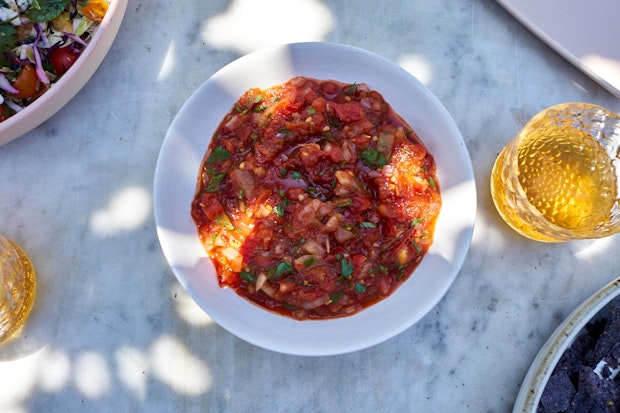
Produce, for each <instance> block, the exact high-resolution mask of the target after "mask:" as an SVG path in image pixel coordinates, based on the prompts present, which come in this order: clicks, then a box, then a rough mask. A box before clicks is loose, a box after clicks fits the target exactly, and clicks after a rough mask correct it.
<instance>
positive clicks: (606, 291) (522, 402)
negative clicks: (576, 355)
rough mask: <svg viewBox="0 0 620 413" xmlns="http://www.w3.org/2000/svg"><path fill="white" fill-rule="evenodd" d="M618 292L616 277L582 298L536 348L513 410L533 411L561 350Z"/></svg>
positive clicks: (570, 343) (514, 412) (520, 412)
mask: <svg viewBox="0 0 620 413" xmlns="http://www.w3.org/2000/svg"><path fill="white" fill-rule="evenodd" d="M619 295H620V278H618V279H616V280H615V281H613V282H611V283H609V284H607V285H606V286H605V287H603V288H602V289H601V290H599V291H598V292H597V293H595V294H594V295H592V296H591V297H590V298H588V299H587V300H586V301H584V302H583V303H582V304H581V305H580V306H579V307H577V308H576V309H575V311H573V312H572V313H571V315H569V316H568V318H567V319H566V320H564V322H563V323H562V324H560V326H559V327H558V328H557V329H556V330H555V331H554V332H553V334H552V335H551V337H549V339H548V340H547V342H546V343H545V344H544V345H543V347H542V348H541V349H540V351H539V352H538V355H536V358H535V359H534V362H533V363H532V366H531V367H530V369H529V370H528V372H527V374H526V376H525V379H524V380H523V384H522V385H521V389H520V390H519V394H518V395H517V398H516V400H515V404H514V408H513V410H512V411H513V413H535V412H536V409H537V408H538V402H539V401H540V397H541V396H542V393H543V391H544V390H545V386H546V385H547V380H549V377H550V376H551V373H553V369H554V368H555V365H556V364H557V363H558V361H559V360H560V357H562V354H564V351H566V349H567V348H569V347H570V346H571V345H572V344H573V342H574V341H575V339H576V338H577V336H578V335H579V333H580V332H581V330H582V329H583V328H584V327H585V325H586V324H588V322H590V320H591V319H592V318H593V317H595V316H596V315H597V314H598V313H599V312H600V311H601V310H602V309H603V308H605V306H606V305H607V304H608V303H609V302H610V301H611V300H613V299H614V298H616V297H618V296H619Z"/></svg>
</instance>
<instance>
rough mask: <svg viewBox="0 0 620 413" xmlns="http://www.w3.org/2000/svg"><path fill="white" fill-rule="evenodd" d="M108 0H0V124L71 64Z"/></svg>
mask: <svg viewBox="0 0 620 413" xmlns="http://www.w3.org/2000/svg"><path fill="white" fill-rule="evenodd" d="M108 3H109V0H0V50H1V51H2V53H1V54H0V122H2V121H4V120H6V119H8V118H9V117H10V116H12V115H14V114H15V113H17V112H19V111H21V110H22V109H24V108H25V107H26V106H28V105H29V104H30V103H32V102H33V101H35V100H36V99H37V98H38V97H39V96H41V95H42V94H43V93H45V92H46V91H47V90H48V89H49V88H50V87H52V85H53V84H54V83H55V82H56V81H57V80H58V79H59V78H60V77H61V76H62V75H63V74H64V73H65V72H66V71H67V70H69V68H70V67H71V66H72V65H73V64H74V63H75V61H76V60H77V59H78V58H79V56H80V55H81V54H82V52H83V51H84V49H85V48H86V46H87V45H88V43H89V41H90V39H91V37H92V35H93V34H94V32H95V31H96V30H97V27H98V26H99V23H101V21H102V20H103V17H104V16H105V13H106V11H107V9H108Z"/></svg>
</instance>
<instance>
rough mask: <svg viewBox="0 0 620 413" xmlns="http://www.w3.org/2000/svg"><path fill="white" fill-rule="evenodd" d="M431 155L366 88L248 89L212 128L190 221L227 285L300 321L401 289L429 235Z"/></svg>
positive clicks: (437, 200)
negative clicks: (216, 126)
mask: <svg viewBox="0 0 620 413" xmlns="http://www.w3.org/2000/svg"><path fill="white" fill-rule="evenodd" d="M440 208H441V197H440V192H439V182H438V181H437V177H436V168H435V162H434V159H433V157H432V155H431V154H430V153H428V151H427V150H426V148H425V146H424V145H423V143H422V141H421V140H420V139H419V137H418V136H417V135H416V133H415V132H414V131H413V129H412V128H411V127H409V125H408V124H407V123H406V122H405V121H404V120H403V119H402V118H401V117H400V116H399V115H398V114H397V113H395V112H394V110H393V109H392V108H391V107H390V105H389V104H388V103H387V102H386V101H385V100H384V99H383V97H382V96H381V94H380V93H378V92H377V91H374V90H371V89H370V88H369V87H368V86H367V85H366V84H356V83H353V84H345V83H341V82H338V81H334V80H317V79H311V78H305V77H295V78H293V79H291V80H289V81H288V82H286V83H284V84H281V85H277V86H274V87H270V88H267V89H264V90H262V89H259V88H253V89H250V90H248V91H246V92H245V93H244V94H243V96H241V97H240V98H239V100H238V101H237V102H236V103H235V105H234V107H233V108H232V109H231V110H230V112H229V113H228V114H227V115H226V116H225V117H224V119H223V120H222V122H221V123H220V125H219V127H218V128H217V130H216V131H215V133H214V135H213V137H212V140H211V143H210V145H209V148H208V150H207V152H206V154H205V157H204V160H203V162H202V165H201V168H200V172H199V176H198V182H197V190H196V194H195V197H194V199H193V202H192V205H191V216H192V218H193V220H194V222H195V224H196V226H197V230H198V235H199V237H200V240H201V242H202V244H203V246H204V248H205V250H206V252H207V254H208V256H209V257H210V258H211V259H212V261H213V263H214V266H215V269H216V272H217V276H218V282H219V285H220V286H221V287H230V288H233V289H234V290H235V291H236V292H237V294H239V295H240V296H243V297H245V298H247V299H248V300H250V301H252V302H254V303H256V304H258V305H260V306H262V307H264V308H266V309H269V310H272V311H276V312H278V313H280V314H283V315H286V316H290V317H292V318H294V319H298V320H304V319H326V318H334V317H343V316H348V315H351V314H354V313H356V312H358V311H360V310H362V309H364V308H366V307H368V306H370V305H372V304H374V303H376V302H377V301H379V300H381V299H383V298H385V297H387V296H389V295H390V294H391V293H392V292H394V291H395V290H396V289H397V288H398V287H399V286H400V285H401V284H402V283H403V282H404V281H405V280H406V279H407V278H408V277H409V276H410V274H411V273H412V272H413V270H414V269H415V268H416V267H417V266H418V264H419V263H420V261H421V260H422V258H423V256H424V255H425V253H426V252H427V250H428V248H429V247H430V246H431V244H432V241H433V230H434V225H435V221H436V218H437V216H438V214H439V211H440Z"/></svg>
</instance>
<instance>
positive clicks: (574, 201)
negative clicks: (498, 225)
mask: <svg viewBox="0 0 620 413" xmlns="http://www.w3.org/2000/svg"><path fill="white" fill-rule="evenodd" d="M619 151H620V117H618V116H617V115H616V114H614V113H612V112H610V111H608V110H606V109H604V108H602V107H600V106H596V105H592V104H587V103H565V104H561V105H557V106H553V107H551V108H548V109H545V110H543V111H542V112H540V113H539V114H537V115H536V116H535V117H534V118H532V120H531V121H529V122H528V123H527V124H526V125H525V127H524V128H523V129H522V130H521V131H520V132H519V134H518V135H517V136H516V138H515V139H514V140H512V141H511V142H510V143H509V144H508V145H507V146H506V147H505V148H504V149H503V150H502V152H501V153H500V154H499V156H498V158H497V160H496V161H495V165H494V167H493V171H492V174H491V195H492V197H493V202H494V203H495V206H496V208H497V210H498V212H499V214H500V215H501V217H502V218H503V219H504V221H506V223H508V225H510V226H511V227H512V228H514V229H515V230H516V231H518V232H519V233H521V234H523V235H524V236H526V237H529V238H532V239H535V240H538V241H546V242H562V241H569V240H573V239H586V238H600V237H605V236H608V235H611V234H614V233H616V232H618V231H620V210H619V205H618V167H619V166H620V164H619V162H620V158H619V157H618V156H619Z"/></svg>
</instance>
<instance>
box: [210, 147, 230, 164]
mask: <svg viewBox="0 0 620 413" xmlns="http://www.w3.org/2000/svg"><path fill="white" fill-rule="evenodd" d="M228 159H230V153H228V151H227V150H226V149H224V148H223V147H222V146H218V147H216V148H215V149H213V152H211V154H210V155H209V157H208V158H207V165H213V164H214V163H219V162H222V161H226V160H228Z"/></svg>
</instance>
